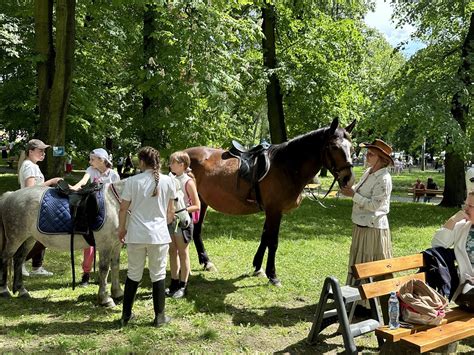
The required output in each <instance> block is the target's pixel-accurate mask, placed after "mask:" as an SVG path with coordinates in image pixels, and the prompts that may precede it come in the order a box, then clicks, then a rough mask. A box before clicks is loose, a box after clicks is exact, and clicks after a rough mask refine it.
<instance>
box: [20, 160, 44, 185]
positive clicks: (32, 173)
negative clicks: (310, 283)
mask: <svg viewBox="0 0 474 355" xmlns="http://www.w3.org/2000/svg"><path fill="white" fill-rule="evenodd" d="M30 177H34V178H35V185H42V184H43V183H44V175H43V173H42V172H41V170H40V168H39V166H38V164H35V163H33V162H32V161H31V160H29V159H25V160H24V161H23V163H22V164H21V167H20V171H19V173H18V180H19V182H20V188H24V187H26V186H25V182H26V179H28V178H30Z"/></svg>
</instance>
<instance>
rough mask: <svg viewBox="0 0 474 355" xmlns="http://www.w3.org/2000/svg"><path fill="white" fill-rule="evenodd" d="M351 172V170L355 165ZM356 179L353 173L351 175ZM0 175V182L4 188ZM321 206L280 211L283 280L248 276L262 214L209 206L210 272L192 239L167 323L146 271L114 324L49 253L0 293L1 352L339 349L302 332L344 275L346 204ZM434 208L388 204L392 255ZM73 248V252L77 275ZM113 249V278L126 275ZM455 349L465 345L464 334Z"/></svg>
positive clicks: (426, 237)
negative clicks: (325, 290) (35, 273)
mask: <svg viewBox="0 0 474 355" xmlns="http://www.w3.org/2000/svg"><path fill="white" fill-rule="evenodd" d="M356 171H357V170H356ZM358 176H360V175H358ZM11 178H12V177H11V176H9V175H0V186H9V184H10V183H9V182H5V181H6V180H11ZM330 204H332V205H334V206H335V207H333V208H327V209H324V208H322V207H320V206H319V205H318V204H317V203H315V202H313V201H311V200H308V199H305V200H304V201H303V203H302V205H301V207H300V208H298V209H296V210H294V211H293V212H291V213H289V214H288V215H286V216H285V217H284V219H283V223H282V226H281V232H280V244H279V248H278V253H277V273H278V276H279V277H280V279H281V281H282V283H283V287H282V288H276V287H273V286H270V285H269V284H268V281H267V280H266V279H265V278H255V277H250V276H249V275H250V274H251V272H252V268H251V265H252V259H253V255H254V253H255V251H256V248H257V245H258V242H259V236H260V233H261V230H262V225H263V219H264V218H263V214H255V215H249V216H238V217H237V216H234V217H232V216H225V215H222V214H219V213H216V212H214V211H209V213H208V218H207V220H206V225H205V226H204V240H205V243H206V247H207V250H208V253H209V255H210V256H211V258H212V260H213V262H214V263H215V264H216V266H217V267H218V269H219V272H217V273H209V272H204V271H202V270H201V268H200V266H199V265H198V262H197V257H196V254H195V249H194V246H191V266H192V276H191V278H190V282H189V290H188V295H187V297H186V298H185V299H181V300H173V299H167V302H166V311H167V313H168V314H169V315H170V316H171V317H172V318H173V320H172V323H170V324H169V325H168V326H166V327H162V328H159V329H155V328H152V327H151V326H150V323H151V321H152V319H153V304H152V300H151V289H150V281H149V278H148V273H147V271H145V273H144V278H143V280H142V283H141V285H140V288H139V291H138V295H137V300H136V302H135V306H134V312H135V313H136V315H137V320H136V322H135V323H134V324H132V325H130V326H129V327H127V328H125V329H120V328H119V327H118V323H117V320H118V319H119V318H120V314H121V305H118V306H117V307H115V308H114V309H104V308H101V307H98V306H97V305H96V293H97V286H96V285H90V286H89V287H86V288H76V289H75V290H74V291H73V290H72V289H71V287H70V283H71V275H70V263H69V255H68V253H59V252H55V251H52V250H48V251H47V253H46V259H45V266H46V267H47V268H48V269H50V270H51V271H53V272H54V276H53V277H51V278H26V280H25V285H26V287H27V288H28V290H29V291H30V293H31V295H32V297H33V298H32V299H30V300H22V299H18V298H16V297H14V298H13V299H6V300H5V299H0V350H1V351H2V352H15V353H16V352H28V353H31V352H35V353H36V352H48V353H50V352H51V353H64V352H73V353H78V352H87V353H89V352H99V351H100V352H113V353H118V354H126V353H131V352H140V353H146V352H158V351H159V352H163V353H168V352H176V353H203V352H206V353H207V352H214V353H215V352H218V353H231V352H232V353H234V352H251V353H255V352H264V353H272V352H290V353H295V352H309V353H335V352H342V351H344V346H343V341H342V337H341V336H340V335H337V334H335V331H336V326H331V327H329V328H327V329H326V330H325V331H324V332H323V334H322V336H321V339H322V341H321V342H320V343H319V344H317V345H314V346H309V345H307V344H306V342H305V339H306V337H307V335H308V332H309V330H310V328H311V322H312V320H313V316H314V312H315V310H316V305H317V302H318V299H319V295H320V292H321V287H322V284H323V282H324V278H325V277H326V276H328V275H335V276H336V277H337V278H338V279H340V280H342V281H344V280H345V277H346V270H347V260H348V254H349V246H350V241H351V220H350V215H351V201H350V200H348V199H331V200H330ZM454 211H455V210H453V209H445V208H440V207H437V206H434V205H427V204H414V203H401V202H394V203H392V206H391V213H390V216H389V220H390V225H391V230H392V238H393V246H394V254H395V256H402V255H408V254H413V253H417V252H419V251H421V250H423V249H426V248H428V247H429V246H430V240H431V237H432V235H433V232H434V231H435V230H436V229H437V228H439V226H440V225H441V224H442V223H443V222H444V221H445V220H446V219H447V218H448V217H449V216H450V215H452V214H453V213H454ZM80 254H81V253H79V252H77V253H76V265H77V266H78V267H77V270H76V274H77V275H79V274H80V272H81V271H80V262H81V258H82V256H81V255H80ZM126 265H127V264H126V254H125V252H123V253H122V259H121V281H122V282H123V281H124V280H125V275H126ZM356 344H357V345H358V346H359V349H360V350H361V351H364V352H375V351H377V349H378V346H377V341H376V338H375V336H374V335H373V334H370V335H367V336H363V337H359V338H356ZM459 350H460V351H466V352H469V351H473V350H474V343H472V342H469V341H463V343H462V346H461V347H460V349H459Z"/></svg>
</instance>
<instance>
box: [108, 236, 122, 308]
mask: <svg viewBox="0 0 474 355" xmlns="http://www.w3.org/2000/svg"><path fill="white" fill-rule="evenodd" d="M120 249H121V245H117V246H115V247H114V248H113V250H112V256H111V258H110V280H111V283H112V286H111V289H110V292H111V294H112V298H113V299H114V300H119V299H122V298H123V290H122V288H121V287H120V278H119V274H120Z"/></svg>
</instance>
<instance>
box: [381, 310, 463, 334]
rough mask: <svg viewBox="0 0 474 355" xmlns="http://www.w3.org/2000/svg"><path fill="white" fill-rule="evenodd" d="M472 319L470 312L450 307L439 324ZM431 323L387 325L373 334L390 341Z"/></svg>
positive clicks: (424, 327) (419, 330) (418, 330)
mask: <svg viewBox="0 0 474 355" xmlns="http://www.w3.org/2000/svg"><path fill="white" fill-rule="evenodd" d="M469 319H472V313H469V312H466V311H464V310H462V309H461V308H459V307H452V308H450V309H448V310H447V311H446V315H445V316H444V318H443V320H442V321H441V324H446V323H452V322H455V321H459V320H469ZM433 327H434V326H433V325H426V324H413V328H401V327H400V328H398V329H390V328H389V327H388V326H383V327H380V328H377V329H376V330H375V334H376V335H377V336H380V337H382V338H384V339H387V340H388V341H391V342H392V343H395V342H397V341H399V340H400V339H401V338H403V337H406V336H408V335H410V334H414V333H417V332H421V331H423V330H426V329H430V328H433Z"/></svg>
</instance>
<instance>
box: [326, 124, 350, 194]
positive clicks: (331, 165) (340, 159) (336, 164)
mask: <svg viewBox="0 0 474 355" xmlns="http://www.w3.org/2000/svg"><path fill="white" fill-rule="evenodd" d="M355 124H356V120H354V121H352V123H351V124H349V125H348V126H347V127H346V128H338V127H339V120H338V119H337V118H335V119H334V120H333V121H332V123H331V126H330V127H329V128H328V129H327V131H326V139H325V143H324V147H323V150H322V155H323V156H322V160H323V165H324V166H325V167H326V168H327V169H328V170H329V171H330V172H331V174H332V175H333V176H334V178H335V179H336V181H337V182H338V184H339V186H341V187H343V186H352V185H353V184H354V181H355V176H354V173H353V171H352V166H353V165H352V158H351V153H352V142H351V137H350V133H351V132H352V129H353V128H354V126H355Z"/></svg>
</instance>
